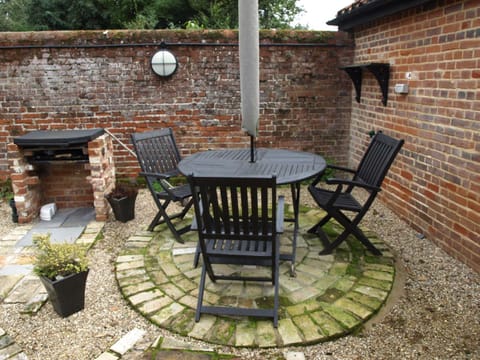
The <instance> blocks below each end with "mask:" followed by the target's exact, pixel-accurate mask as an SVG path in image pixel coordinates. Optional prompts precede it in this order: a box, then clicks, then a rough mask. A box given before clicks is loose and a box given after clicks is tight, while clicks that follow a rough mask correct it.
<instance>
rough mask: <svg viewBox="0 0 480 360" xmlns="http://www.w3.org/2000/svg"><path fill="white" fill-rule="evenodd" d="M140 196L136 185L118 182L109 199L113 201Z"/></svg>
mask: <svg viewBox="0 0 480 360" xmlns="http://www.w3.org/2000/svg"><path fill="white" fill-rule="evenodd" d="M137 194H138V188H137V186H136V185H135V184H131V183H125V182H118V183H117V184H116V185H115V189H113V190H112V192H111V193H110V194H108V197H110V198H113V199H121V198H124V197H132V196H135V195H137Z"/></svg>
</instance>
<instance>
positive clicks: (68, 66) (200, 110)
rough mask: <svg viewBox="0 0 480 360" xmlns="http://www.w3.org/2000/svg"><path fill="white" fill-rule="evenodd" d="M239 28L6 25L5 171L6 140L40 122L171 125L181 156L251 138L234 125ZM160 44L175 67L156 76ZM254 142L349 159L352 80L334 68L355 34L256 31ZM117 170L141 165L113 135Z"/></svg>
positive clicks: (4, 172)
mask: <svg viewBox="0 0 480 360" xmlns="http://www.w3.org/2000/svg"><path fill="white" fill-rule="evenodd" d="M237 40H238V33H237V32H235V31H199V32H197V31H163V30H161V31H108V32H101V31H98V32H95V31H88V32H87V31H86V32H41V33H3V34H2V37H1V39H0V104H1V105H2V106H1V109H0V175H1V176H2V177H4V178H5V177H6V176H8V175H9V173H10V169H9V168H8V162H7V155H6V145H5V144H7V143H9V142H11V141H12V137H14V136H18V135H21V134H24V133H26V132H29V131H32V130H38V129H77V128H79V129H84V128H97V127H102V128H106V129H108V130H109V131H111V132H112V133H113V134H115V135H116V136H117V137H118V138H119V139H120V140H121V141H122V142H124V143H125V144H127V145H128V146H130V147H131V144H130V134H131V133H132V132H135V131H145V130H148V129H152V128H158V127H167V126H169V127H172V128H173V129H174V131H175V135H176V138H177V142H178V144H179V145H180V147H181V150H182V154H183V155H188V154H191V153H194V152H197V151H199V150H205V149H209V148H219V147H244V146H248V143H249V138H248V137H247V136H246V135H245V134H244V133H243V132H242V131H241V129H240V96H239V89H240V84H239V70H238V67H239V66H238V61H239V60H238V46H237ZM162 41H164V42H165V43H167V45H168V48H169V50H171V51H172V52H173V53H174V54H175V55H176V57H177V59H178V62H179V68H178V70H177V72H176V73H175V74H174V76H172V77H171V78H169V79H161V78H159V77H157V76H156V75H155V74H154V73H153V72H152V70H151V68H150V58H151V56H152V55H153V54H154V53H155V52H156V51H157V50H158V49H159V48H160V43H161V42H162ZM261 43H262V46H261V51H260V56H261V65H260V67H261V69H260V74H261V85H260V89H261V99H260V101H261V120H260V134H259V138H258V146H268V147H283V148H290V149H300V150H308V151H312V152H317V153H320V154H323V155H325V156H326V157H328V158H332V159H335V160H336V161H338V162H340V163H346V162H347V157H348V143H347V142H346V141H345V139H346V138H347V136H348V132H349V120H350V106H351V105H350V101H349V99H350V83H349V80H348V77H347V76H345V75H343V74H342V73H340V72H339V70H338V67H339V66H340V65H342V64H345V63H348V62H350V61H351V56H352V55H353V50H352V48H351V41H350V40H349V39H348V37H347V36H345V34H337V33H332V32H296V31H292V32H285V31H278V32H277V31H267V32H262V34H261ZM114 155H115V164H116V170H117V175H118V176H133V175H135V174H136V173H137V172H138V170H139V169H138V166H137V162H136V160H135V159H134V157H133V156H132V155H131V154H129V152H128V151H127V150H126V149H124V148H123V147H122V146H120V145H119V144H117V143H115V144H114Z"/></svg>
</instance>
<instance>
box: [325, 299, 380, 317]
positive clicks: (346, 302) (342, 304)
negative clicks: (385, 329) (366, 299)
mask: <svg viewBox="0 0 480 360" xmlns="http://www.w3.org/2000/svg"><path fill="white" fill-rule="evenodd" d="M334 305H335V306H338V307H339V308H342V309H345V310H347V311H349V312H351V313H353V314H355V315H356V316H358V317H360V318H362V319H367V318H369V317H370V316H371V315H372V314H373V312H372V310H371V309H369V308H366V307H365V306H363V305H361V304H359V303H356V302H354V301H352V300H350V299H348V298H345V297H343V298H341V299H339V300H337V301H335V303H334Z"/></svg>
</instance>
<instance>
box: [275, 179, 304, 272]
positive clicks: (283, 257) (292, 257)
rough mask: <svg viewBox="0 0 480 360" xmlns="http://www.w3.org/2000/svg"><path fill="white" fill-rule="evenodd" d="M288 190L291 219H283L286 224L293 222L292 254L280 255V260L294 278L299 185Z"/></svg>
mask: <svg viewBox="0 0 480 360" xmlns="http://www.w3.org/2000/svg"><path fill="white" fill-rule="evenodd" d="M290 190H291V191H292V202H293V219H285V221H287V222H293V240H292V252H291V253H290V254H280V259H281V260H288V261H290V262H291V265H290V276H292V277H295V276H296V273H295V257H296V254H297V236H298V228H299V225H298V215H299V211H300V210H299V208H300V183H294V184H290Z"/></svg>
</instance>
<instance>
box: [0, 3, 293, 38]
mask: <svg viewBox="0 0 480 360" xmlns="http://www.w3.org/2000/svg"><path fill="white" fill-rule="evenodd" d="M238 1H240V0H75V1H65V0H0V31H25V30H91V29H160V28H162V29H164V28H205V29H223V28H225V29H233V28H237V27H238ZM296 2H297V0H259V19H260V27H261V28H277V29H283V28H289V27H290V24H291V23H292V21H293V20H294V18H295V16H296V15H298V14H299V13H300V12H301V11H302V9H301V8H300V7H299V6H297V4H296Z"/></svg>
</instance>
